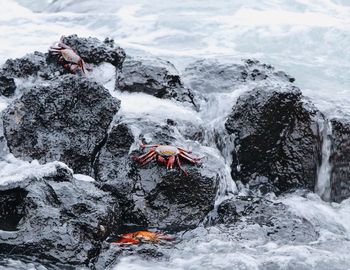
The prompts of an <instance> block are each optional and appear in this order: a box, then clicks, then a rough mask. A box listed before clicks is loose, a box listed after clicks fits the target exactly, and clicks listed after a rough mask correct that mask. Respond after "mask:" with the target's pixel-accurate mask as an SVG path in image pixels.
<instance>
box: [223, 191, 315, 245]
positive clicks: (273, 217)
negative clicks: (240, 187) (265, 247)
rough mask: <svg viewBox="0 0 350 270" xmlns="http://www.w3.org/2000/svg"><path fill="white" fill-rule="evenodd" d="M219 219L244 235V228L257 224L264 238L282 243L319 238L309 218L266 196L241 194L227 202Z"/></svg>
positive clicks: (304, 241)
mask: <svg viewBox="0 0 350 270" xmlns="http://www.w3.org/2000/svg"><path fill="white" fill-rule="evenodd" d="M217 222H218V223H223V224H226V225H229V226H234V227H237V228H239V230H241V229H242V231H241V232H242V235H244V228H246V227H248V226H249V225H253V226H254V225H255V226H256V225H257V226H259V230H258V232H259V233H262V234H263V237H265V238H267V239H269V241H276V242H282V243H289V244H290V243H291V242H292V243H308V242H311V241H316V240H317V239H318V237H319V234H318V231H317V230H316V229H315V228H314V226H313V225H312V224H311V223H310V222H309V221H307V220H306V219H303V218H300V217H298V216H296V215H294V214H293V213H291V212H290V211H289V210H288V207H287V206H286V205H284V204H283V203H280V202H274V201H272V200H269V199H266V198H264V197H251V196H238V197H236V198H234V199H229V200H226V201H223V202H222V203H221V204H220V205H219V207H218V219H217Z"/></svg>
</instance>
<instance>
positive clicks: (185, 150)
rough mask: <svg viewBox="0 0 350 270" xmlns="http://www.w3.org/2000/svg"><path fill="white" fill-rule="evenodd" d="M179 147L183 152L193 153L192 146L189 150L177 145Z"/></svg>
mask: <svg viewBox="0 0 350 270" xmlns="http://www.w3.org/2000/svg"><path fill="white" fill-rule="evenodd" d="M176 148H177V149H179V150H180V151H182V152H186V153H192V147H190V148H189V149H188V150H187V149H185V148H182V147H178V146H176Z"/></svg>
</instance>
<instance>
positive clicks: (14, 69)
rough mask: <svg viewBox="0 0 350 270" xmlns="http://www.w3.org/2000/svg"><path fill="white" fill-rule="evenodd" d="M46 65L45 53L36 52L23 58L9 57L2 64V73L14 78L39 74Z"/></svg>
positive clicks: (0, 72)
mask: <svg viewBox="0 0 350 270" xmlns="http://www.w3.org/2000/svg"><path fill="white" fill-rule="evenodd" d="M44 66H46V60H45V54H43V53H40V52H34V53H31V54H27V55H26V56H24V57H22V58H16V59H8V60H7V61H6V62H5V64H4V65H3V66H2V69H1V71H0V74H3V75H5V76H7V77H13V78H26V77H29V76H35V75H38V72H39V71H40V70H42V69H43V67H44Z"/></svg>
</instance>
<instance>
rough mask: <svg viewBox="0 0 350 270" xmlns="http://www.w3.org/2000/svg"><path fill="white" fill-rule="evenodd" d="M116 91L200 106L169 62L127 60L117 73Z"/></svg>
mask: <svg viewBox="0 0 350 270" xmlns="http://www.w3.org/2000/svg"><path fill="white" fill-rule="evenodd" d="M116 89H118V90H120V91H128V92H142V93H146V94H149V95H152V96H155V97H158V98H167V99H175V100H178V101H181V102H188V103H191V104H192V105H193V106H194V107H195V108H196V109H198V106H199V105H198V100H197V97H195V95H194V93H193V92H192V91H191V90H190V89H188V88H185V87H184V86H183V84H182V82H181V80H180V76H179V75H178V72H177V71H176V69H175V67H174V66H173V65H172V64H171V63H170V62H167V61H161V60H156V59H153V60H146V59H142V60H136V59H127V60H126V61H125V62H124V64H123V68H122V70H121V71H118V72H117V80H116Z"/></svg>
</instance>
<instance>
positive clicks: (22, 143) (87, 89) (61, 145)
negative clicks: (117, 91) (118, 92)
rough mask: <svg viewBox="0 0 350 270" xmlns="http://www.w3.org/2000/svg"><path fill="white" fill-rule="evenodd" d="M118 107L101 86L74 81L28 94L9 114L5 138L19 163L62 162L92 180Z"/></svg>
mask: <svg viewBox="0 0 350 270" xmlns="http://www.w3.org/2000/svg"><path fill="white" fill-rule="evenodd" d="M119 107H120V101H119V100H117V99H115V98H113V97H112V96H111V95H110V94H109V92H108V91H107V90H106V89H105V88H104V87H102V86H101V85H99V84H97V83H96V82H93V81H91V80H88V79H86V78H81V77H78V76H74V75H65V76H62V77H60V78H58V79H57V80H52V81H50V82H49V83H47V84H42V85H37V86H34V87H33V88H31V89H28V90H27V91H26V92H25V93H24V94H23V95H22V96H21V97H20V98H19V99H17V100H15V101H13V103H12V104H11V105H10V106H9V107H8V108H7V109H6V110H5V112H4V115H3V123H4V131H5V132H4V133H5V137H6V140H7V144H8V147H9V149H10V151H11V153H13V154H14V155H15V156H16V157H20V158H22V159H25V160H32V159H37V160H39V161H40V162H42V163H45V162H49V161H54V160H60V161H63V162H65V163H66V164H68V165H69V166H70V167H71V168H73V170H74V171H75V172H76V173H85V174H91V173H92V171H91V164H92V162H93V160H94V158H95V155H96V153H97V152H98V150H99V147H101V146H100V145H101V144H102V143H103V141H104V140H105V136H106V133H107V129H108V126H109V124H110V123H111V121H112V119H113V116H114V115H115V113H116V112H117V111H118V110H119Z"/></svg>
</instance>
